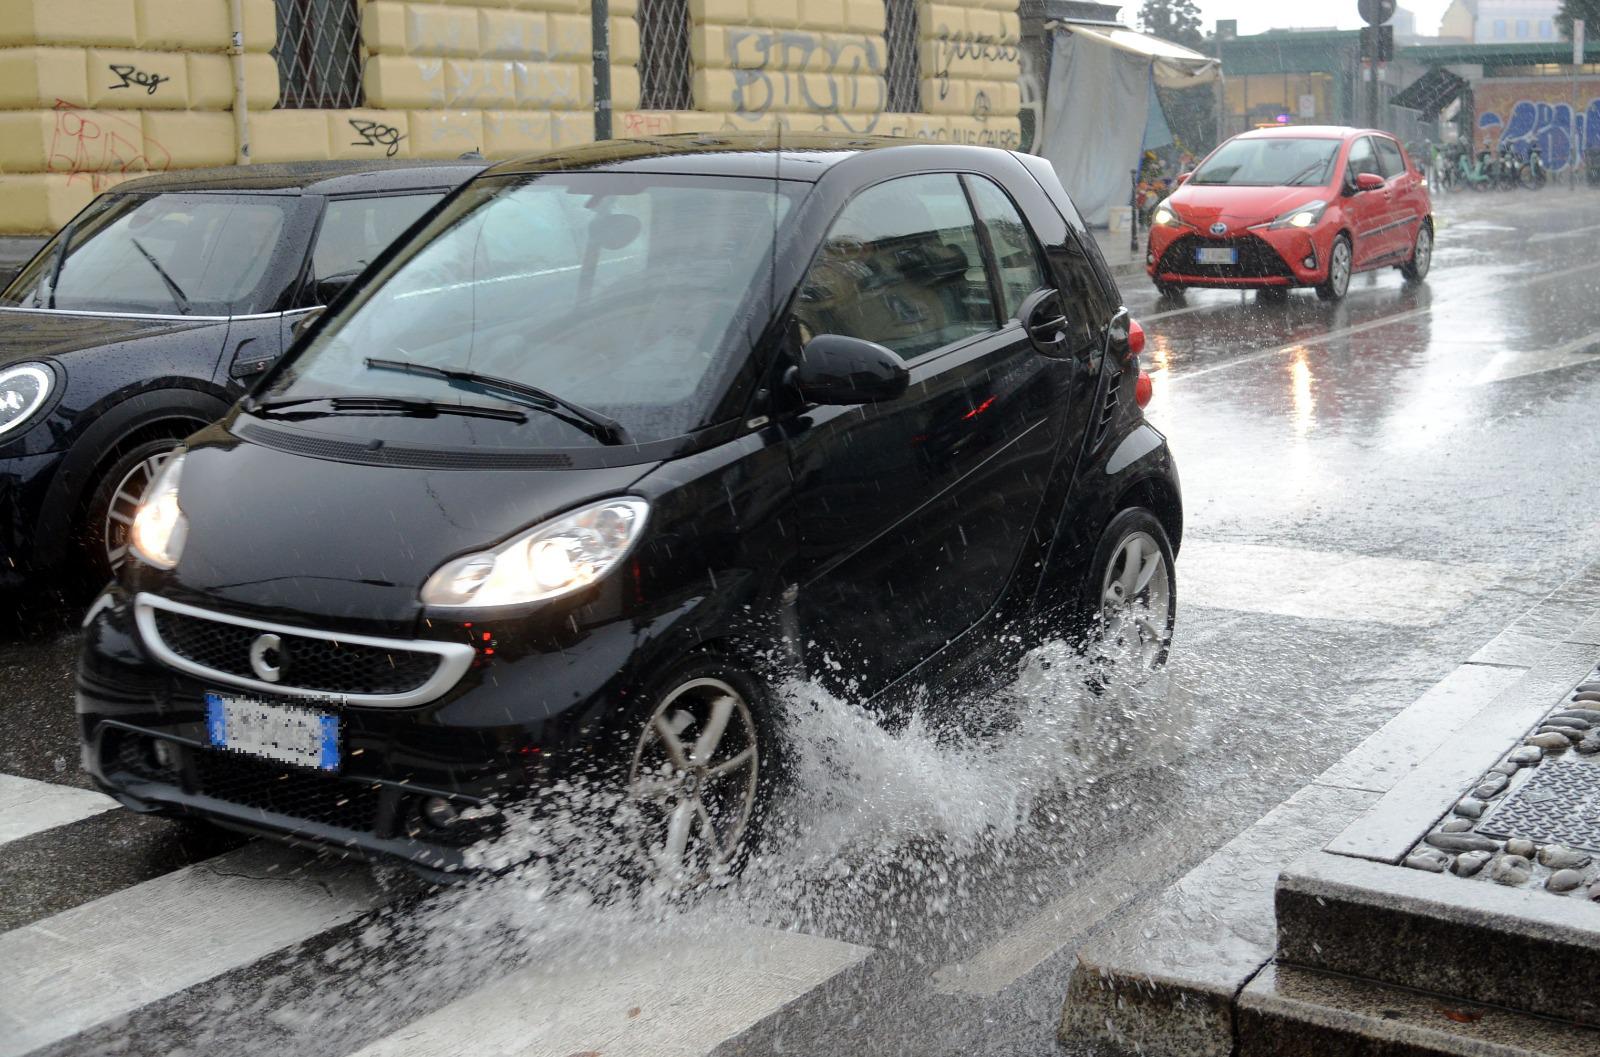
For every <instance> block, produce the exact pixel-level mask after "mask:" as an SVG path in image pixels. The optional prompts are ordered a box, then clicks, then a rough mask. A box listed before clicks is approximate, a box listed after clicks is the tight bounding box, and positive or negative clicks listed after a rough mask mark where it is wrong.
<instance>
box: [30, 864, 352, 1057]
mask: <svg viewBox="0 0 1600 1057" xmlns="http://www.w3.org/2000/svg"><path fill="white" fill-rule="evenodd" d="M381 902H382V899H381V897H380V896H379V894H378V891H377V888H376V886H375V885H374V883H373V881H372V878H371V873H370V871H369V870H367V869H366V867H364V866H361V865H358V864H353V863H329V862H325V861H319V860H313V859H311V858H309V857H307V856H304V855H301V854H300V853H297V852H290V851H286V850H284V849H282V848H279V847H276V846H273V845H268V844H264V843H257V844H251V845H247V846H246V847H244V848H240V849H239V850H237V851H233V852H229V853H228V854H226V855H220V856H218V857H217V858H215V859H208V860H206V861H204V862H200V863H195V864H194V865H192V866H186V867H184V868H183V869H181V870H176V871H174V872H173V873H170V874H166V875H164V876H162V877H157V878H155V879H153V880H150V881H145V882H143V883H142V884H137V885H134V886H132V887H131V888H125V889H123V890H122V891H120V892H116V893H114V894H112V895H109V896H106V897H104V898H102V899H97V900H95V901H94V902H92V903H85V904H84V905H83V906H79V907H74V908H73V909H71V910H66V911H62V912H61V913H59V914H56V915H54V916H52V917H48V918H45V919H43V920H41V921H36V922H34V923H32V924H30V925H25V926H23V927H22V928H19V929H14V930H12V931H11V932H7V933H5V934H4V935H0V966H3V967H4V970H3V971H4V978H5V984H4V986H0V1057H21V1055H22V1054H26V1053H30V1052H32V1051H33V1050H36V1049H39V1048H40V1047H43V1046H48V1045H50V1044H52V1043H56V1042H59V1041H61V1040H63V1039H69V1038H72V1037H74V1036H76V1035H78V1034H80V1033H82V1032H85V1031H88V1030H89V1029H91V1028H93V1027H95V1026H97V1025H100V1024H104V1023H106V1022H107V1021H110V1020H112V1019H114V1018H116V1017H118V1016H121V1015H123V1014H126V1013H130V1012H133V1011H134V1010H137V1009H140V1008H141V1007H143V1006H146V1005H149V1004H150V1003H153V1002H156V1001H159V1000H161V999H163V998H167V997H169V996H171V995H174V994H177V993H178V992H180V991H182V990H184V989H186V988H189V987H193V986H194V985H196V984H199V983H202V982H204V981H206V980H210V979H213V978H214V977H217V976H220V975H222V974H223V973H225V972H228V971H230V970H233V969H236V968H240V967H242V966H245V965H249V964H251V963H253V962H255V961H257V960H258V959H260V958H262V957H265V956H266V955H268V954H271V953H273V952H274V951H278V950H282V949H284V948H286V947H289V946H291V945H293V944H296V943H299V942H300V941H302V940H306V939H309V938H311V937H312V936H315V935H317V934H319V933H321V932H324V931H326V930H328V929H330V928H334V927H335V926H337V925H340V924H342V923H344V922H346V921H349V920H352V919H354V918H355V917H357V916H358V915H360V914H362V913H363V912H365V911H367V910H370V909H372V908H374V907H376V906H378V905H379V904H380V903H381ZM136 1049H137V1047H136Z"/></svg>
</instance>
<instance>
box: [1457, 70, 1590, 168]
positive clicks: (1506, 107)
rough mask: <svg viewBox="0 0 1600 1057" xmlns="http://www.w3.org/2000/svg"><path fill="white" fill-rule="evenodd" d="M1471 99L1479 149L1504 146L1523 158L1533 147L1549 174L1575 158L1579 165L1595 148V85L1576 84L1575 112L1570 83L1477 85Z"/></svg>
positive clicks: (1486, 83) (1586, 83) (1481, 83)
mask: <svg viewBox="0 0 1600 1057" xmlns="http://www.w3.org/2000/svg"><path fill="white" fill-rule="evenodd" d="M1474 95H1475V102H1476V104H1477V108H1478V140H1479V146H1480V147H1489V148H1491V149H1497V148H1498V147H1499V145H1500V144H1501V143H1506V144H1510V145H1511V147H1512V148H1513V149H1514V150H1516V151H1517V153H1519V154H1522V155H1526V154H1527V153H1528V151H1529V149H1531V148H1532V147H1535V146H1537V147H1538V148H1539V153H1540V154H1541V155H1543V156H1544V163H1545V165H1546V166H1547V167H1548V168H1549V169H1550V170H1551V171H1553V172H1560V171H1562V170H1564V169H1566V168H1567V167H1568V166H1569V165H1571V164H1572V163H1573V161H1574V160H1575V159H1577V160H1579V161H1580V162H1581V159H1582V157H1583V152H1585V151H1591V150H1600V83H1597V82H1595V81H1584V82H1580V84H1579V90H1578V99H1579V105H1578V109H1577V111H1576V112H1574V110H1573V106H1572V95H1573V93H1572V82H1571V81H1564V82H1563V81H1557V82H1553V83H1552V84H1550V85H1549V86H1545V85H1530V84H1528V83H1527V82H1526V81H1522V82H1518V83H1515V84H1505V85H1497V84H1494V83H1493V82H1480V84H1479V85H1478V87H1477V89H1476V91H1475V93H1474ZM1585 101H1586V102H1585Z"/></svg>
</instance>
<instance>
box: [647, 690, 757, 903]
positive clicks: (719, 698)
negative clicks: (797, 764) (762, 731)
mask: <svg viewBox="0 0 1600 1057" xmlns="http://www.w3.org/2000/svg"><path fill="white" fill-rule="evenodd" d="M760 766H761V759H760V749H759V743H758V741H757V736H756V724H755V718H754V716H752V714H751V712H750V706H749V703H748V702H747V701H746V700H745V699H744V696H743V695H742V694H740V693H739V691H738V690H736V689H734V688H733V686H731V685H730V684H728V683H726V682H724V681H723V680H721V679H715V678H696V679H690V680H688V681H686V682H684V683H682V684H681V685H679V686H678V687H677V688H676V689H674V690H673V691H672V692H671V693H669V694H667V695H666V697H665V698H663V699H662V701H661V703H660V704H659V705H658V706H656V709H655V711H654V712H653V713H652V714H651V716H650V718H649V720H648V721H647V722H646V723H645V726H644V730H643V732H642V733H641V734H640V736H639V744H638V748H637V749H636V750H635V752H634V757H633V768H632V770H631V771H630V772H629V775H628V793H629V796H630V797H632V798H633V800H634V802H635V803H636V804H638V805H639V806H640V807H642V808H643V809H644V810H645V812H646V815H647V817H648V818H649V819H650V823H651V827H652V832H651V834H650V837H649V839H648V841H647V844H648V846H649V850H650V854H651V857H652V858H653V859H654V860H655V863H656V866H657V869H658V872H659V875H660V876H661V878H662V879H663V880H664V881H666V882H668V883H670V884H673V885H676V886H682V887H687V886H693V885H696V884H700V883H702V882H704V881H706V880H708V879H709V878H711V877H714V876H717V875H719V874H725V873H727V872H728V871H729V870H730V868H731V867H732V866H733V865H734V863H735V861H736V860H737V858H738V857H739V852H740V851H741V842H742V841H743V839H744V838H745V836H746V830H747V829H748V827H749V825H750V819H751V816H752V814H753V813H754V810H755V803H756V788H757V778H758V777H759V774H760Z"/></svg>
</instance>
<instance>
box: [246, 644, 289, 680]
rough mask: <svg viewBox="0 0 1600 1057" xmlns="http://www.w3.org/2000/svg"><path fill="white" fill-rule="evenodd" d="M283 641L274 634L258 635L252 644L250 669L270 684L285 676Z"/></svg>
mask: <svg viewBox="0 0 1600 1057" xmlns="http://www.w3.org/2000/svg"><path fill="white" fill-rule="evenodd" d="M283 660H284V658H283V641H282V640H281V639H279V638H278V636H276V635H273V634H266V635H257V636H256V641H254V642H252V643H251V644H250V669H251V671H253V672H255V673H256V674H257V675H258V676H260V677H261V678H262V679H263V680H265V681H266V682H269V683H275V682H277V681H278V679H279V678H280V677H281V676H282V675H283Z"/></svg>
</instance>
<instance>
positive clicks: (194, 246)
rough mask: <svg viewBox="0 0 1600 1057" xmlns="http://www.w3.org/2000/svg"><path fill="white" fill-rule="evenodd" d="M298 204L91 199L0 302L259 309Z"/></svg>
mask: <svg viewBox="0 0 1600 1057" xmlns="http://www.w3.org/2000/svg"><path fill="white" fill-rule="evenodd" d="M294 203H295V199H294V198H293V197H291V196H287V195H220V194H211V193H204V194H202V193H189V194H183V193H174V194H155V195H142V194H113V195H105V196H104V197H102V198H100V199H98V200H96V201H95V202H93V203H92V204H91V205H90V206H89V208H88V209H86V210H84V211H83V212H82V213H81V214H79V215H78V217H77V218H76V219H74V220H73V222H72V223H71V224H70V225H68V226H67V227H66V228H65V229H63V230H62V231H61V233H60V234H58V235H57V236H56V237H55V239H54V240H53V241H52V242H51V244H50V245H49V247H47V248H46V250H45V252H43V253H41V254H39V255H38V256H37V257H35V258H34V259H33V260H32V261H31V262H30V263H29V265H28V267H27V268H25V269H24V270H23V271H22V273H21V274H20V275H18V276H17V278H16V279H15V280H14V281H13V282H12V284H11V285H10V286H9V287H8V288H7V289H6V291H5V293H4V294H3V295H0V305H7V306H12V307H22V308H56V309H72V310H78V311H91V312H130V313H150V314H158V315H203V316H226V315H238V314H248V313H251V312H263V311H267V310H268V309H270V308H271V307H272V305H271V304H270V302H271V301H273V300H275V299H276V296H277V294H278V292H279V291H278V290H277V289H268V288H267V287H271V286H272V285H273V284H270V283H268V282H267V281H266V279H267V277H268V272H269V264H270V262H271V260H272V256H273V250H274V249H275V248H276V247H277V244H278V241H279V238H280V237H281V235H282V234H283V230H284V227H285V225H286V223H287V221H288V218H289V211H290V210H291V209H292V208H293V206H294Z"/></svg>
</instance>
